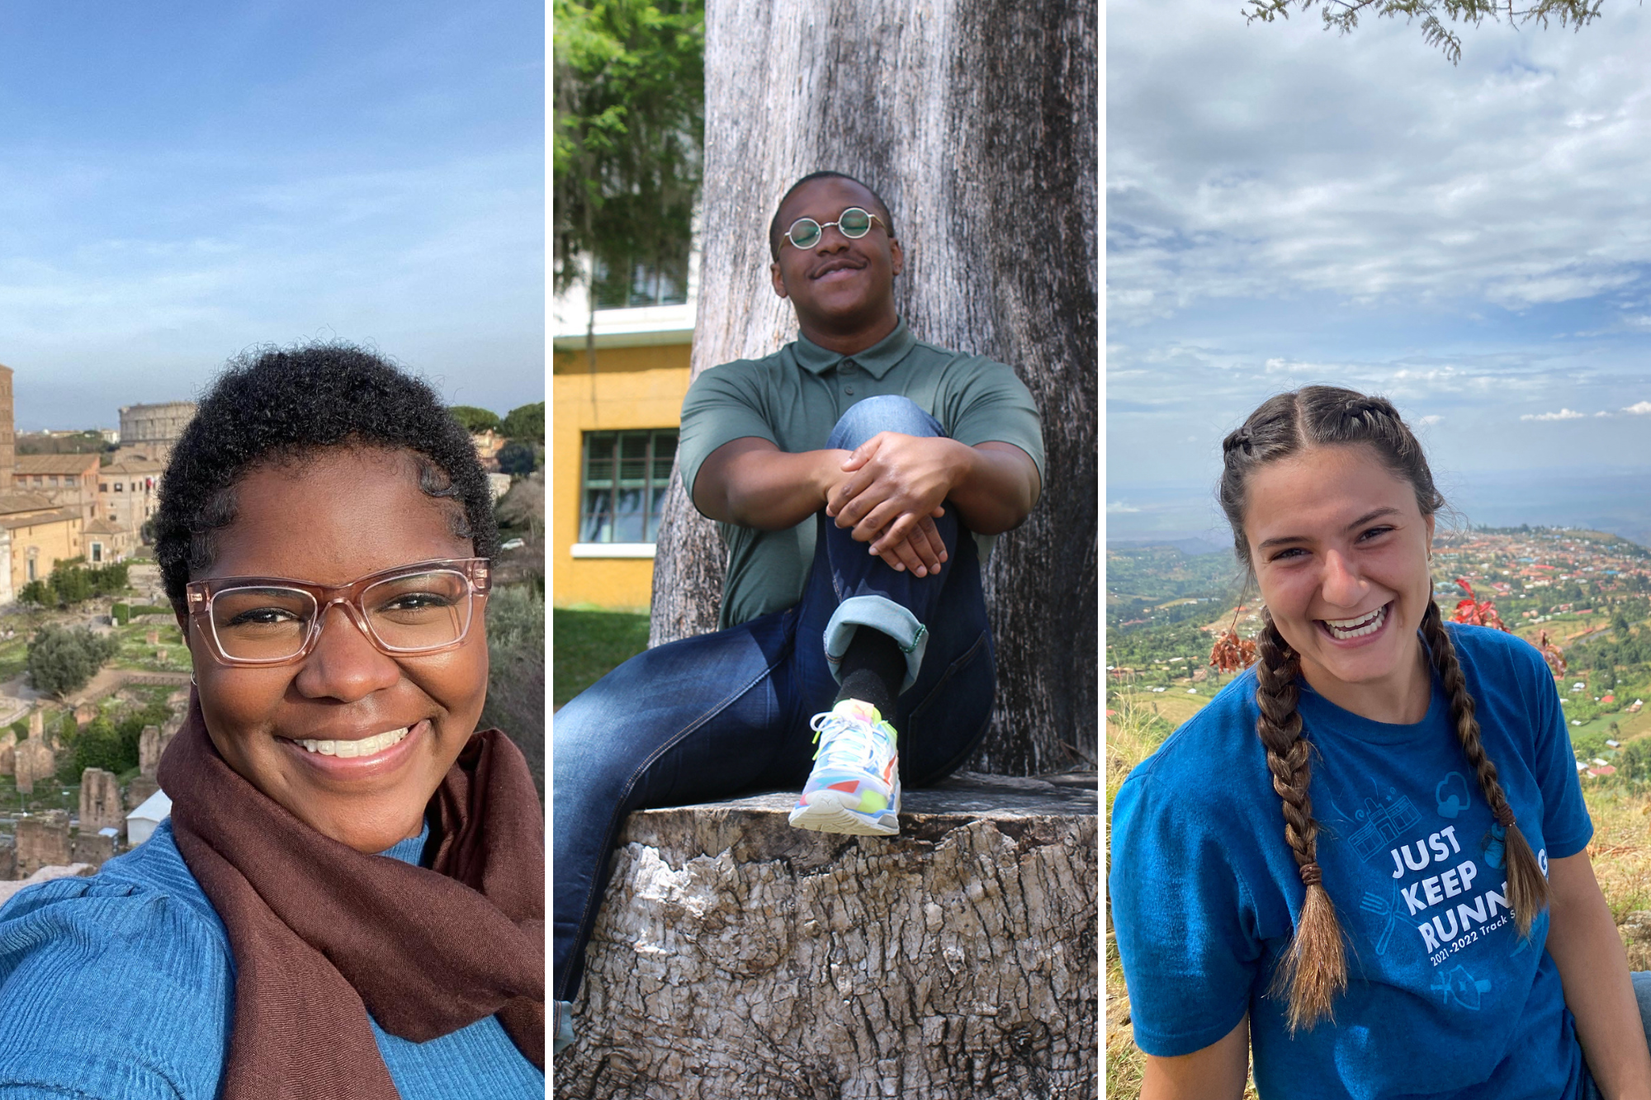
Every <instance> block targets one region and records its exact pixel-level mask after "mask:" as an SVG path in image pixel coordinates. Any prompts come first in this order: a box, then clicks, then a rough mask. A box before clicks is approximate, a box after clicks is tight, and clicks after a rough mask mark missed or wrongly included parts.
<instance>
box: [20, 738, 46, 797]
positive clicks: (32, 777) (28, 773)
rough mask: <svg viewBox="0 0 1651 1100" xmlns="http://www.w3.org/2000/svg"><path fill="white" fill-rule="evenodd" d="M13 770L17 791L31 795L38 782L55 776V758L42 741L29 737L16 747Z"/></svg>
mask: <svg viewBox="0 0 1651 1100" xmlns="http://www.w3.org/2000/svg"><path fill="white" fill-rule="evenodd" d="M13 770H14V771H15V773H16V776H17V790H18V791H19V793H21V794H33V793H34V785H35V783H36V782H37V781H39V780H48V781H49V780H51V779H52V777H53V776H55V775H56V774H57V756H56V754H54V753H53V752H52V750H51V748H50V747H48V746H47V744H46V742H45V740H44V739H42V738H40V737H31V738H29V739H28V740H27V741H24V742H23V743H22V744H20V745H18V746H17V749H16V752H15V753H14V763H13Z"/></svg>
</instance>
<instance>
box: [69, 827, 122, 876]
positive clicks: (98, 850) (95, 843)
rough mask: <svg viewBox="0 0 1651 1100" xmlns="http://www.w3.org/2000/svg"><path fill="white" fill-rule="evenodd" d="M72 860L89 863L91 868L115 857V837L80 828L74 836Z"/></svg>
mask: <svg viewBox="0 0 1651 1100" xmlns="http://www.w3.org/2000/svg"><path fill="white" fill-rule="evenodd" d="M73 847H74V853H73V855H74V862H76V863H85V864H89V865H90V866H91V867H92V868H93V870H96V869H97V868H99V867H102V866H103V865H104V864H105V863H107V862H108V861H109V860H111V859H114V858H115V838H114V837H112V836H103V835H102V834H100V833H88V832H87V831H86V830H85V829H81V831H80V835H79V836H77V837H75V838H74V844H73Z"/></svg>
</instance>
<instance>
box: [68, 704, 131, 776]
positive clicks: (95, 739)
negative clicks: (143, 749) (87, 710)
mask: <svg viewBox="0 0 1651 1100" xmlns="http://www.w3.org/2000/svg"><path fill="white" fill-rule="evenodd" d="M126 755H127V754H126V751H125V746H124V745H123V744H122V743H121V736H120V731H118V730H117V729H116V728H115V724H114V723H113V722H111V721H109V719H107V718H101V717H99V718H94V719H92V720H91V721H90V722H87V723H86V726H85V728H83V729H82V730H81V731H80V736H78V737H77V738H75V751H74V762H75V766H74V774H75V775H76V777H78V776H79V775H80V773H81V772H83V771H85V770H86V769H87V768H103V769H104V770H105V771H111V772H115V773H116V774H119V773H120V772H123V771H125V770H126V769H127V768H128V767H130V766H131V765H130V764H128V763H126ZM132 756H133V762H134V763H135V762H136V756H137V754H136V752H134V753H133V754H132Z"/></svg>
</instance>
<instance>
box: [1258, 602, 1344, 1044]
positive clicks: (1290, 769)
mask: <svg viewBox="0 0 1651 1100" xmlns="http://www.w3.org/2000/svg"><path fill="white" fill-rule="evenodd" d="M1262 618H1263V619H1264V620H1265V625H1264V626H1263V628H1262V631H1261V634H1260V636H1258V637H1257V638H1256V644H1255V649H1256V664H1255V675H1256V684H1257V686H1256V692H1255V701H1256V703H1257V705H1258V706H1259V707H1260V708H1261V717H1260V718H1259V719H1258V720H1257V722H1256V732H1257V733H1258V734H1260V736H1261V743H1262V745H1263V746H1264V747H1265V748H1266V750H1267V770H1268V771H1270V772H1272V773H1273V790H1274V791H1275V792H1276V793H1277V794H1278V797H1279V800H1280V801H1281V802H1282V803H1283V805H1284V842H1285V843H1286V844H1288V845H1289V846H1290V850H1291V852H1293V853H1294V854H1295V857H1296V868H1297V870H1298V871H1299V872H1300V873H1301V882H1302V885H1303V886H1305V887H1306V889H1307V896H1306V898H1305V900H1304V901H1303V902H1302V906H1301V916H1300V917H1299V918H1298V919H1297V921H1296V931H1295V936H1294V937H1293V938H1292V939H1291V941H1290V947H1289V949H1288V950H1287V951H1286V952H1285V953H1284V957H1283V959H1282V960H1281V961H1280V963H1279V967H1278V970H1277V972H1276V973H1275V974H1274V975H1273V992H1274V993H1275V994H1287V995H1288V997H1289V1007H1288V1016H1289V1021H1290V1028H1291V1030H1294V1029H1296V1028H1300V1027H1312V1026H1313V1024H1315V1023H1317V1022H1318V1021H1319V1020H1321V1019H1324V1018H1326V1017H1328V1016H1330V1015H1331V1009H1332V1006H1333V1005H1334V1003H1335V1000H1336V998H1337V997H1338V996H1340V995H1341V994H1342V993H1343V992H1344V991H1346V989H1347V954H1346V951H1345V950H1344V949H1343V947H1342V942H1341V924H1340V922H1338V921H1337V920H1336V907H1335V906H1334V905H1332V904H1331V903H1330V895H1329V894H1328V893H1327V892H1326V891H1325V889H1324V881H1323V875H1322V874H1320V872H1319V864H1318V833H1319V826H1318V822H1316V821H1314V820H1313V800H1312V798H1311V797H1310V796H1309V794H1308V790H1307V787H1308V781H1309V780H1310V779H1311V778H1312V762H1311V759H1310V757H1311V754H1312V746H1311V745H1310V744H1309V743H1308V741H1307V739H1306V738H1305V737H1303V736H1302V735H1301V714H1300V713H1299V712H1298V711H1297V709H1296V704H1297V703H1298V702H1299V701H1300V698H1301V689H1300V687H1299V686H1298V684H1297V677H1298V676H1299V675H1300V674H1301V659H1300V658H1299V657H1297V656H1296V653H1295V651H1294V650H1293V649H1291V648H1290V645H1289V643H1288V642H1286V641H1285V640H1284V637H1283V635H1281V634H1280V633H1279V632H1278V628H1277V627H1276V626H1274V625H1273V617H1272V616H1271V615H1270V614H1268V613H1266V612H1265V611H1264V612H1262Z"/></svg>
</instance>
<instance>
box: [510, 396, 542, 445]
mask: <svg viewBox="0 0 1651 1100" xmlns="http://www.w3.org/2000/svg"><path fill="white" fill-rule="evenodd" d="M504 434H505V435H506V436H507V437H509V438H511V439H519V440H522V441H523V442H532V443H543V442H544V441H545V403H544V402H543V401H535V402H534V403H533V404H531V405H522V406H520V407H518V408H514V409H511V410H510V412H508V413H506V414H505V418H504Z"/></svg>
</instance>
